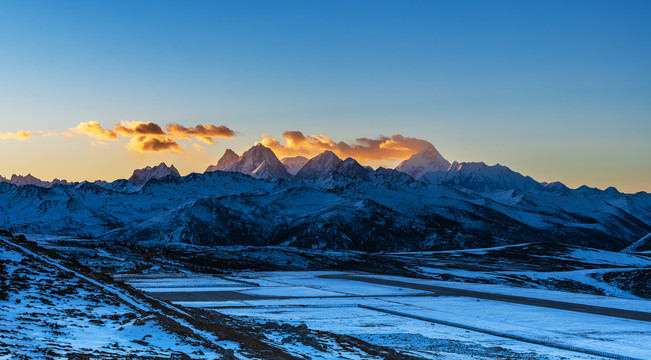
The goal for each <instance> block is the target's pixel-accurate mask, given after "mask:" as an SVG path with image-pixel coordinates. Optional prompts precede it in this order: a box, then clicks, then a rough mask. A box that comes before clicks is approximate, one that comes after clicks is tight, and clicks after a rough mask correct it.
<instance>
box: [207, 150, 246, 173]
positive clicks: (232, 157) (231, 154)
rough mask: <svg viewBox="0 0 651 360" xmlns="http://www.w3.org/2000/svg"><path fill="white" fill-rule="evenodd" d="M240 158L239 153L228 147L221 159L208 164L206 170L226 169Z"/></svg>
mask: <svg viewBox="0 0 651 360" xmlns="http://www.w3.org/2000/svg"><path fill="white" fill-rule="evenodd" d="M239 158H240V156H239V155H237V154H236V153H235V151H233V150H231V149H226V151H224V155H222V157H221V158H220V159H219V161H217V164H216V165H210V166H208V168H207V169H206V172H212V171H224V170H226V168H227V167H229V166H230V165H232V164H233V163H235V162H236V161H237V160H238V159H239Z"/></svg>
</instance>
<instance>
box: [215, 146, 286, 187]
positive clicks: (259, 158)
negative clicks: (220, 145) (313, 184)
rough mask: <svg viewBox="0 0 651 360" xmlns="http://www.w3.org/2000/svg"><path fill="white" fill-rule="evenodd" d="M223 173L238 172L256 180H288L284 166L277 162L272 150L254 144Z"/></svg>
mask: <svg viewBox="0 0 651 360" xmlns="http://www.w3.org/2000/svg"><path fill="white" fill-rule="evenodd" d="M224 171H230V172H239V173H243V174H247V175H251V176H253V177H256V178H265V179H268V178H288V177H289V176H290V175H289V173H288V172H287V169H285V166H284V165H283V164H282V163H281V162H280V160H278V158H277V157H276V154H274V152H273V150H271V149H270V148H268V147H266V146H264V145H262V144H256V145H255V146H252V147H251V148H249V149H248V150H247V151H245V152H244V154H242V156H240V157H239V158H238V160H237V161H236V162H234V163H232V164H230V165H229V166H228V167H226V168H225V169H224Z"/></svg>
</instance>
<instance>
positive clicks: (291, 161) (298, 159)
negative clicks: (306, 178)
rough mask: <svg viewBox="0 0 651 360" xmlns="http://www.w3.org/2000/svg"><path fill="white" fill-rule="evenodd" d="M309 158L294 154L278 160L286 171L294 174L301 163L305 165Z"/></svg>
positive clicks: (300, 166)
mask: <svg viewBox="0 0 651 360" xmlns="http://www.w3.org/2000/svg"><path fill="white" fill-rule="evenodd" d="M309 160H310V159H308V158H306V157H305V156H294V157H287V158H283V159H282V160H280V162H281V163H283V165H285V169H287V172H288V173H290V174H292V175H296V173H298V172H299V171H300V170H301V168H302V167H303V165H305V164H306V163H307V162H308V161H309Z"/></svg>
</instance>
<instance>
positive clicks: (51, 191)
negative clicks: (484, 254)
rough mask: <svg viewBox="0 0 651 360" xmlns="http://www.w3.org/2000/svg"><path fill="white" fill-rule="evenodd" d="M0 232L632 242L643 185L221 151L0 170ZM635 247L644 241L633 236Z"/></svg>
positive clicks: (643, 213)
mask: <svg viewBox="0 0 651 360" xmlns="http://www.w3.org/2000/svg"><path fill="white" fill-rule="evenodd" d="M0 203H2V204H3V206H2V207H1V208H0V229H7V230H12V231H13V232H17V233H20V232H23V233H40V234H58V235H70V236H85V237H94V238H98V239H105V240H121V241H133V242H146V243H153V244H155V243H158V242H182V243H191V244H195V245H206V246H212V245H236V244H237V245H285V246H296V247H306V248H315V249H351V250H365V251H380V252H382V251H406V250H430V249H458V248H472V247H485V246H498V245H509V244H517V243H525V242H552V243H567V244H574V245H584V246H590V247H594V248H600V249H607V250H622V249H624V248H627V247H629V246H630V248H629V251H630V250H633V249H638V248H639V249H645V248H646V247H647V245H646V244H647V243H648V240H646V239H648V238H646V239H645V240H644V241H641V242H638V243H637V245H636V246H632V245H633V244H634V243H635V242H636V241H638V240H640V239H642V238H643V237H645V236H646V235H647V234H649V233H651V195H650V194H647V193H645V192H640V193H637V194H624V193H620V192H618V191H617V190H616V189H614V188H609V189H606V190H603V191H602V190H598V189H593V188H589V187H586V186H583V187H580V188H578V189H569V188H568V187H566V186H565V185H563V184H561V183H539V182H537V181H535V180H534V179H532V178H530V177H528V176H524V175H522V174H519V173H517V172H515V171H512V170H511V169H509V168H508V167H505V166H501V165H499V164H498V165H494V166H489V165H486V164H484V163H458V162H454V163H449V162H448V161H447V160H446V159H444V158H443V157H442V156H441V155H440V153H439V152H438V151H437V150H436V149H435V148H434V147H431V148H427V149H425V150H424V151H422V152H420V153H418V154H415V155H413V156H412V157H410V158H409V159H407V160H405V161H403V162H402V163H401V164H400V165H399V166H398V167H397V168H396V169H385V168H378V169H376V170H374V169H372V168H369V167H364V166H362V165H361V164H359V163H358V162H357V161H356V160H355V159H352V158H347V159H341V158H339V157H338V156H337V155H336V154H334V153H333V152H330V151H326V152H324V153H322V154H320V155H318V156H316V157H314V158H312V159H307V158H304V157H295V158H285V159H282V160H279V159H278V158H277V157H276V155H275V154H274V152H273V151H272V150H271V149H269V148H267V147H265V146H263V145H256V146H254V147H252V148H250V149H248V150H247V151H245V152H244V153H243V154H242V155H237V154H236V153H235V152H233V151H232V150H227V151H226V152H225V153H224V155H223V156H222V158H221V159H219V161H218V162H217V164H215V165H213V166H210V167H208V169H207V170H206V172H205V173H204V174H190V175H187V176H183V177H182V176H180V174H179V172H178V171H177V170H176V169H175V168H174V166H170V167H168V166H167V165H166V164H160V165H158V166H155V167H147V168H145V169H139V170H136V171H134V174H133V175H132V176H131V177H130V178H129V179H128V180H117V181H113V182H110V183H106V182H95V183H89V182H82V183H68V182H66V181H59V180H56V181H53V182H44V181H41V180H38V179H36V178H34V177H33V176H31V175H28V176H24V177H19V176H15V175H14V176H12V178H11V179H4V178H2V179H0ZM642 244H644V245H642Z"/></svg>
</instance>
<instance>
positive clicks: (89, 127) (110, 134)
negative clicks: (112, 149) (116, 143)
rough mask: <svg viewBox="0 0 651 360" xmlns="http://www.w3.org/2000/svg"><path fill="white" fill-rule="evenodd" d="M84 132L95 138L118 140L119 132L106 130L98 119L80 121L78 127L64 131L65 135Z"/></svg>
mask: <svg viewBox="0 0 651 360" xmlns="http://www.w3.org/2000/svg"><path fill="white" fill-rule="evenodd" d="M72 133H75V134H84V135H87V136H89V137H91V138H93V139H99V140H117V139H118V134H116V132H115V131H113V130H106V129H104V128H102V126H101V125H100V124H99V123H98V122H97V121H89V122H82V123H79V125H77V126H76V127H73V128H71V129H70V131H68V132H64V135H68V134H72Z"/></svg>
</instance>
